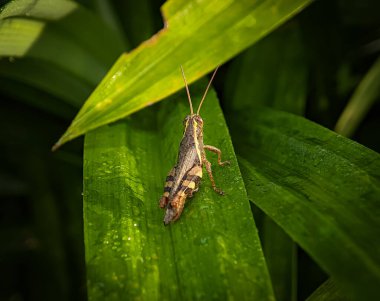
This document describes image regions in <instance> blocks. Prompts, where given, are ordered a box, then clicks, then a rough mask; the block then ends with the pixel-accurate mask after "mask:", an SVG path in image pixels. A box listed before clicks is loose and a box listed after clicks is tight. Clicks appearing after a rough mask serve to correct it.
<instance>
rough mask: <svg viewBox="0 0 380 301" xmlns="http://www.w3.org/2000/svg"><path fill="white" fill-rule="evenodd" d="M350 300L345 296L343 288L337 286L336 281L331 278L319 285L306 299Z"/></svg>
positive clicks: (307, 300) (323, 300) (312, 300)
mask: <svg viewBox="0 0 380 301" xmlns="http://www.w3.org/2000/svg"><path fill="white" fill-rule="evenodd" d="M347 300H350V299H348V298H347V297H345V296H343V294H342V292H341V290H339V288H338V287H337V286H336V284H335V282H334V281H332V280H331V278H329V279H328V280H326V281H325V282H323V284H322V285H321V286H320V287H318V288H317V289H316V290H315V291H314V292H313V293H312V294H311V295H310V296H309V297H308V298H307V299H306V301H347Z"/></svg>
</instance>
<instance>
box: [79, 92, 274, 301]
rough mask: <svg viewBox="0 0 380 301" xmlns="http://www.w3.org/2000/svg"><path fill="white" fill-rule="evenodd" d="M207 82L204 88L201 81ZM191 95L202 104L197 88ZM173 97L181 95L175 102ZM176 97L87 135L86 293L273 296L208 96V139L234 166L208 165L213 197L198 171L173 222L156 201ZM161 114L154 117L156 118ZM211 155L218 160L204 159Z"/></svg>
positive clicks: (172, 151)
mask: <svg viewBox="0 0 380 301" xmlns="http://www.w3.org/2000/svg"><path fill="white" fill-rule="evenodd" d="M202 88H203V87H202ZM192 92H193V93H192V94H193V98H194V99H196V100H197V101H199V99H200V96H201V95H202V92H201V91H200V90H198V91H197V92H196V93H194V88H193V87H192ZM178 101H179V102H178ZM178 101H176V102H174V100H172V101H171V102H170V103H169V102H168V103H165V104H162V105H161V106H157V105H156V106H155V107H154V108H150V109H146V110H144V111H142V112H140V113H139V114H136V115H134V116H133V117H132V118H130V119H127V120H125V121H122V122H118V123H115V124H113V125H110V126H104V127H101V128H99V129H97V130H95V131H93V132H91V133H89V134H87V135H86V139H85V162H84V218H85V247H86V261H87V270H88V281H89V283H88V292H89V297H90V299H91V300H104V298H107V300H120V299H121V298H122V299H142V300H205V299H207V300H210V299H211V300H221V299H230V300H274V297H273V292H272V288H271V284H270V280H269V275H268V272H267V269H266V265H265V260H264V257H263V254H262V250H261V247H260V242H259V239H258V236H257V231H256V228H255V224H254V221H253V219H252V215H251V212H250V206H249V202H248V199H247V197H246V192H245V189H244V185H243V182H242V179H241V176H240V172H239V169H238V166H237V161H236V158H235V157H234V153H233V150H232V145H231V142H230V140H229V136H228V131H227V128H226V125H225V123H224V120H223V116H222V113H221V110H220V108H219V106H218V103H217V99H216V97H215V93H211V94H210V95H209V96H208V98H207V100H206V103H205V105H204V107H203V108H202V116H203V117H204V121H205V143H208V144H214V145H217V146H219V147H220V148H221V149H222V151H223V156H224V158H225V159H229V160H230V161H231V166H230V167H217V166H214V176H215V179H216V181H217V184H218V185H219V186H220V187H221V188H223V189H224V190H225V192H226V195H225V196H223V197H222V196H219V195H218V194H216V193H215V192H214V191H213V190H212V189H211V187H210V182H209V180H208V179H207V176H206V175H204V178H203V182H202V184H201V188H200V191H199V192H197V194H196V196H195V197H194V198H193V199H192V200H191V201H189V202H188V203H187V206H186V207H185V210H184V212H183V214H182V216H181V218H180V219H179V221H178V222H176V223H175V224H173V225H171V226H168V227H164V225H163V222H162V220H163V214H164V213H163V211H162V210H161V209H160V208H159V207H158V199H159V197H160V195H161V193H162V189H163V181H164V179H165V177H166V174H167V172H168V171H169V170H170V169H171V167H172V166H173V164H174V162H175V158H176V152H177V145H178V143H179V140H180V138H181V136H182V133H181V131H182V125H181V124H182V118H183V117H184V116H185V115H186V114H187V113H188V111H189V109H188V107H187V100H186V96H185V93H182V96H181V97H179V99H178ZM157 116H158V117H157ZM208 157H209V159H210V160H211V161H212V162H216V160H215V158H212V157H211V156H210V155H209V156H208Z"/></svg>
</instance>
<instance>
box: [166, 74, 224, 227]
mask: <svg viewBox="0 0 380 301" xmlns="http://www.w3.org/2000/svg"><path fill="white" fill-rule="evenodd" d="M217 70H218V68H216V69H215V71H214V73H213V75H212V77H211V80H210V82H209V83H208V85H207V88H206V91H205V93H204V95H203V97H202V100H201V102H200V104H199V107H198V110H197V113H196V114H194V111H193V105H192V102H191V97H190V92H189V87H188V85H187V81H186V77H185V73H184V71H183V68H182V66H181V71H182V76H183V80H184V82H185V86H186V92H187V96H188V99H189V104H190V115H188V116H186V118H185V120H184V121H183V125H184V127H185V129H184V131H183V137H182V140H181V144H180V146H179V152H178V159H177V164H176V165H175V166H174V167H173V168H172V170H171V171H170V172H169V174H168V176H167V177H166V183H165V188H164V194H163V195H162V197H161V199H160V207H161V208H162V209H165V208H166V214H165V217H164V224H165V226H166V225H168V224H169V223H171V222H174V221H176V220H177V219H179V217H180V216H181V213H182V210H183V207H184V205H185V202H186V199H187V198H188V197H189V198H190V197H192V196H193V193H194V192H197V191H198V188H199V183H200V181H201V178H202V167H203V164H204V165H205V167H206V170H207V173H208V175H209V177H210V180H211V185H212V188H213V189H214V190H215V191H216V192H217V193H219V194H221V195H223V194H224V192H223V191H222V190H220V189H219V188H217V187H216V185H215V181H214V177H213V175H212V171H211V163H210V162H209V161H208V160H207V158H206V153H205V150H206V149H207V150H209V151H212V152H214V153H216V154H217V155H218V164H219V165H221V166H223V165H226V164H229V162H228V161H225V162H222V161H221V156H222V152H221V151H220V149H218V148H216V147H214V146H211V145H204V144H203V120H202V117H201V116H200V115H199V111H200V109H201V106H202V104H203V101H204V99H205V98H206V95H207V91H208V89H209V88H210V85H211V83H212V80H213V79H214V76H215V74H216V71H217Z"/></svg>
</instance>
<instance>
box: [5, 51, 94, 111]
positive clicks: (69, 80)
mask: <svg viewBox="0 0 380 301" xmlns="http://www.w3.org/2000/svg"><path fill="white" fill-rule="evenodd" d="M36 70H38V72H36ZM0 75H1V76H3V77H6V78H9V79H13V80H15V81H17V82H20V83H24V84H27V85H30V86H32V87H35V88H37V89H39V90H41V91H45V92H47V93H49V94H51V95H53V96H55V97H57V98H60V99H61V100H63V101H64V102H66V103H67V104H69V105H70V106H72V107H73V108H78V107H80V106H81V104H82V103H83V101H84V100H85V99H86V97H87V96H88V95H90V93H91V90H92V88H93V85H91V84H89V83H87V82H86V81H82V80H81V79H79V78H77V77H75V76H73V75H72V74H70V73H68V72H67V70H63V69H61V68H58V67H57V66H56V65H54V64H51V63H48V62H45V63H43V64H41V62H40V61H39V60H37V59H31V58H25V59H22V60H19V59H17V60H11V61H8V60H3V61H0ZM46 105H47V106H49V104H46Z"/></svg>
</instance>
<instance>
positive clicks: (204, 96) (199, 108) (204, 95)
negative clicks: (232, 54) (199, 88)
mask: <svg viewBox="0 0 380 301" xmlns="http://www.w3.org/2000/svg"><path fill="white" fill-rule="evenodd" d="M218 68H219V66H217V67H216V69H215V71H214V73H213V74H212V76H211V79H210V81H209V83H208V85H207V88H206V91H205V94H203V97H202V100H201V103H200V104H199V107H198V110H197V115H199V111H200V110H201V106H202V104H203V101H204V100H205V98H206V95H207V92H208V89H209V88H210V86H211V83H212V80H213V79H214V76H215V74H216V71H218Z"/></svg>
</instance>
